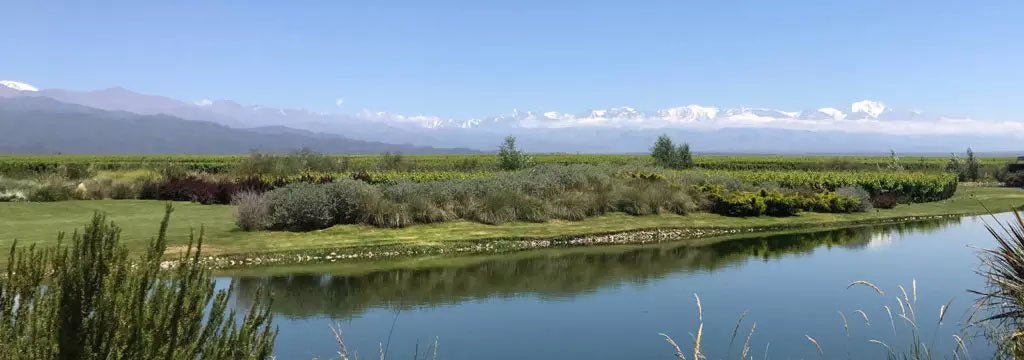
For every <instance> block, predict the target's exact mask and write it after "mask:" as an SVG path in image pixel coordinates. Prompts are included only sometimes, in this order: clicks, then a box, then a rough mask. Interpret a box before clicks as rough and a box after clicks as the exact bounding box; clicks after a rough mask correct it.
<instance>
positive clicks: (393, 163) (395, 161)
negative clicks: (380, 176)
mask: <svg viewBox="0 0 1024 360" xmlns="http://www.w3.org/2000/svg"><path fill="white" fill-rule="evenodd" d="M409 167H410V164H407V162H406V161H405V157H403V156H402V153H399V152H394V153H392V152H386V153H383V154H380V158H379V160H378V161H377V169H378V170H403V169H408V168H409Z"/></svg>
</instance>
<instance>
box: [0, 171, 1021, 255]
mask: <svg viewBox="0 0 1024 360" xmlns="http://www.w3.org/2000/svg"><path fill="white" fill-rule="evenodd" d="M164 204H165V202H161V201H146V200H97V201H65V202H55V203H28V202H17V203H0V247H3V248H9V247H10V245H11V242H12V241H13V240H14V239H18V241H19V243H20V244H29V243H36V244H41V245H45V244H53V243H55V242H56V239H57V233H58V232H62V231H63V232H69V233H70V232H71V231H73V230H74V229H76V228H81V226H82V225H83V224H85V223H86V222H87V221H88V220H89V218H90V216H92V214H93V213H94V212H96V211H102V212H105V213H106V214H108V216H109V219H110V220H113V221H114V222H116V223H117V224H118V225H120V226H121V227H122V228H123V231H122V237H121V239H122V242H123V243H124V244H126V245H127V246H128V247H129V248H130V249H142V248H143V247H144V246H145V244H146V243H147V241H148V240H149V239H150V238H151V237H152V236H154V235H155V233H156V231H157V229H158V226H159V221H160V218H161V217H162V215H163V210H164ZM1020 207H1024V190H1021V189H1010V188H995V187H973V186H961V187H960V189H959V190H958V191H957V194H956V195H955V196H953V197H952V198H950V199H947V200H943V201H938V202H932V203H925V204H913V205H901V206H899V207H897V208H895V209H891V210H877V211H876V210H872V211H869V212H866V213H857V214H821V213H803V214H801V215H799V216H794V217H788V218H773V217H758V218H730V217H725V216H720V215H714V214H708V213H696V214H690V215H686V216H679V215H653V216H641V217H637V216H630V215H625V214H621V213H615V214H610V215H606V216H601V217H595V218H590V219H586V220H583V221H577V222H569V221H551V222H547V223H512V224H506V225H500V226H492V225H483V224H478V223H472V222H467V221H456V222H448V223H439V224H428V225H415V226H411V227H408V228H404V229H379V228H375V227H371V226H365V225H341V226H335V227H332V228H329V229H325V230H320V231H312V232H305V233H290V232H267V231H264V232H243V231H239V230H236V229H235V225H234V223H233V218H232V211H233V208H232V207H231V206H224V205H197V204H190V203H174V214H173V215H172V218H171V227H170V230H169V232H168V233H169V236H170V238H171V243H172V244H184V243H185V242H187V239H188V234H189V230H190V229H196V231H198V229H199V227H200V226H202V227H204V228H205V232H206V242H205V244H206V246H205V247H206V249H205V250H206V252H207V253H208V254H211V255H213V254H218V255H228V254H244V253H269V252H279V251H295V250H310V249H326V248H331V249H343V248H349V247H368V246H393V245H397V246H431V245H438V244H442V243H444V242H446V241H466V240H485V239H515V238H524V239H528V238H553V237H566V236H574V235H586V234H595V233H608V232H618V231H628V230H640V229H654V228H688V227H715V228H735V229H749V228H759V227H768V226H773V227H775V226H777V227H788V226H792V227H795V228H796V227H802V228H807V227H817V226H820V227H836V226H842V225H844V224H855V223H865V222H872V221H883V220H886V219H898V218H905V217H914V216H933V215H947V214H982V213H987V212H989V211H992V212H1003V211H1008V210H1010V209H1011V208H1020ZM2 261H6V259H3V260H0V262H2Z"/></svg>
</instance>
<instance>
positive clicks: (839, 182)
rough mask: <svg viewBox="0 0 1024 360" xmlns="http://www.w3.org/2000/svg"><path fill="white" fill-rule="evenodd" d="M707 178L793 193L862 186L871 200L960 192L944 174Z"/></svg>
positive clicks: (839, 173)
mask: <svg viewBox="0 0 1024 360" xmlns="http://www.w3.org/2000/svg"><path fill="white" fill-rule="evenodd" d="M704 173H705V174H707V175H720V176H731V177H734V178H736V179H739V180H741V181H743V182H746V183H750V184H752V185H756V186H760V185H762V184H766V183H773V184H777V185H778V186H781V187H784V188H791V189H801V188H806V189H810V190H813V191H825V190H828V191H835V190H836V189H839V188H841V187H844V186H859V187H861V188H863V189H864V190H866V191H867V192H868V193H869V194H870V195H871V197H872V198H875V197H878V196H881V195H883V194H888V195H894V196H897V197H900V198H902V199H904V200H905V201H910V202H929V201H937V200H943V199H948V198H949V197H950V196H953V193H955V192H956V188H957V185H958V183H957V177H956V176H955V175H952V174H945V173H920V172H905V171H904V172H852V171H706V172H704Z"/></svg>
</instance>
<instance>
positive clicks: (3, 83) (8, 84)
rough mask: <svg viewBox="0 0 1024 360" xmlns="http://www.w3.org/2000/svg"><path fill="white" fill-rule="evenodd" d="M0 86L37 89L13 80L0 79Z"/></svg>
mask: <svg viewBox="0 0 1024 360" xmlns="http://www.w3.org/2000/svg"><path fill="white" fill-rule="evenodd" d="M0 86H3V87H5V88H8V89H11V90H16V91H39V89H37V88H36V87H35V86H32V85H29V84H26V83H23V82H18V81H14V80H0Z"/></svg>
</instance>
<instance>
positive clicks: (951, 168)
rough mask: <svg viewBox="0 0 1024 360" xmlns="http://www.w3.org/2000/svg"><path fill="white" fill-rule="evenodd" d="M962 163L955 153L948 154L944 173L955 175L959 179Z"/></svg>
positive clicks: (962, 167)
mask: <svg viewBox="0 0 1024 360" xmlns="http://www.w3.org/2000/svg"><path fill="white" fill-rule="evenodd" d="M963 169H964V161H963V160H961V159H960V155H957V154H956V153H950V154H949V162H947V163H946V172H948V173H953V174H956V175H957V177H959V176H960V175H961V174H962V173H963Z"/></svg>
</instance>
